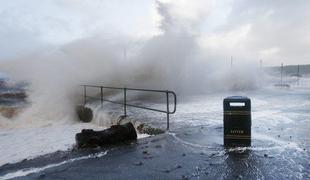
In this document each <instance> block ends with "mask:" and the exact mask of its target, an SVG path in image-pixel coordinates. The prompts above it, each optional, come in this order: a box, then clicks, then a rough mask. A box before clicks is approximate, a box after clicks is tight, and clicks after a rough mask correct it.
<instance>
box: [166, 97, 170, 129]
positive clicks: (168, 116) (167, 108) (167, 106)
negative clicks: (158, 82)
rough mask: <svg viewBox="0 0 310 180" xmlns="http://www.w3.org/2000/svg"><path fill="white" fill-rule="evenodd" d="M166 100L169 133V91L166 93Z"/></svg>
mask: <svg viewBox="0 0 310 180" xmlns="http://www.w3.org/2000/svg"><path fill="white" fill-rule="evenodd" d="M166 98H167V130H168V131H169V91H166Z"/></svg>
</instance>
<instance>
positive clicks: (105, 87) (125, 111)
mask: <svg viewBox="0 0 310 180" xmlns="http://www.w3.org/2000/svg"><path fill="white" fill-rule="evenodd" d="M81 86H83V87H84V105H85V104H86V102H87V99H100V101H101V106H102V105H103V101H106V102H110V103H114V104H120V105H123V106H124V116H125V117H126V116H127V106H129V107H135V108H140V109H146V110H150V111H156V112H161V113H165V114H167V130H169V118H170V117H169V115H170V114H174V113H175V112H176V108H177V95H176V94H175V92H173V91H168V90H166V91H164V90H155V89H139V88H126V87H124V88H121V87H111V86H96V85H81ZM87 87H92V88H100V98H98V97H91V96H87V90H86V89H87ZM103 89H117V90H123V92H124V97H123V102H122V103H121V102H117V101H112V100H108V99H103ZM127 91H144V92H157V93H165V94H166V103H167V104H166V106H167V110H166V111H165V110H160V109H154V108H148V107H144V106H138V105H134V104H128V103H127ZM170 94H171V95H172V96H173V100H174V101H173V102H174V106H173V111H170V102H169V95H170Z"/></svg>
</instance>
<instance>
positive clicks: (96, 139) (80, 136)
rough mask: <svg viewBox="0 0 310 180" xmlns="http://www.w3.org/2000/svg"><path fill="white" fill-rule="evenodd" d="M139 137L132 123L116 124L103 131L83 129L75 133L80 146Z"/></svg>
mask: <svg viewBox="0 0 310 180" xmlns="http://www.w3.org/2000/svg"><path fill="white" fill-rule="evenodd" d="M136 139H137V133H136V130H135V128H134V126H133V125H132V123H130V122H129V123H126V124H124V125H114V126H111V127H110V128H109V129H106V130H103V131H94V130H92V129H83V130H82V132H80V133H77V134H76V135H75V141H76V145H77V147H78V148H93V147H104V146H109V145H114V144H119V143H122V142H128V141H132V140H136Z"/></svg>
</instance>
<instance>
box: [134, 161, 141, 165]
mask: <svg viewBox="0 0 310 180" xmlns="http://www.w3.org/2000/svg"><path fill="white" fill-rule="evenodd" d="M134 165H136V166H142V165H143V163H142V162H141V161H139V162H135V163H134Z"/></svg>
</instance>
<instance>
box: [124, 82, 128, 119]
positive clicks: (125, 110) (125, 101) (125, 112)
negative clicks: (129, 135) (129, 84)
mask: <svg viewBox="0 0 310 180" xmlns="http://www.w3.org/2000/svg"><path fill="white" fill-rule="evenodd" d="M126 104H127V88H124V116H125V117H126V116H127V109H126Z"/></svg>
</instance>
